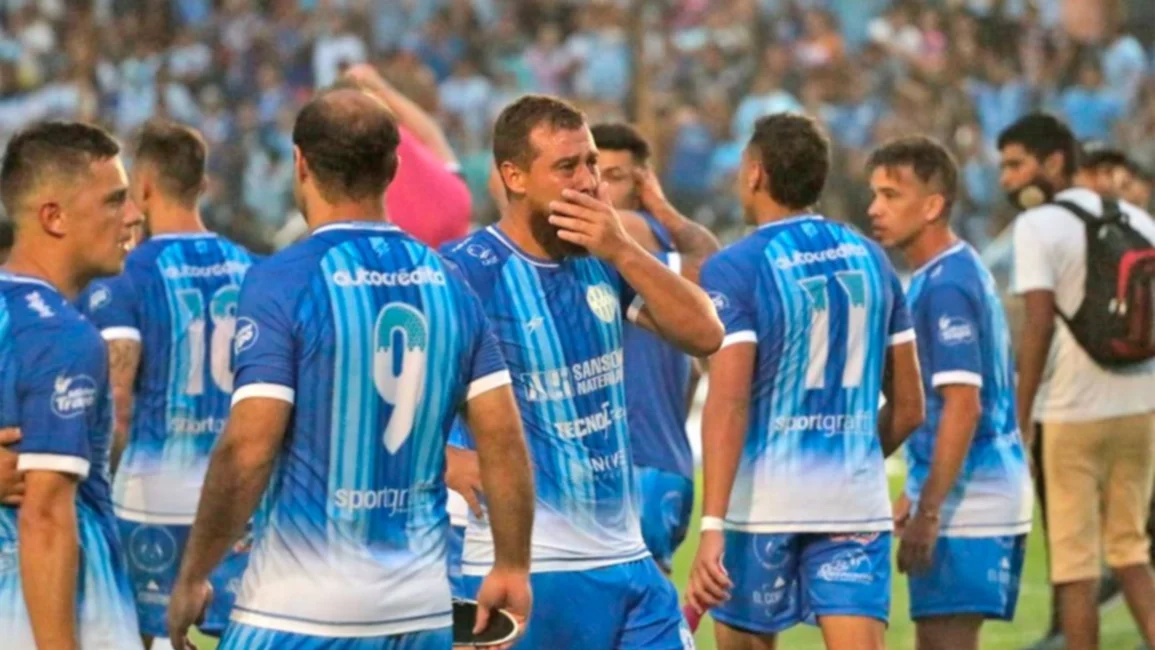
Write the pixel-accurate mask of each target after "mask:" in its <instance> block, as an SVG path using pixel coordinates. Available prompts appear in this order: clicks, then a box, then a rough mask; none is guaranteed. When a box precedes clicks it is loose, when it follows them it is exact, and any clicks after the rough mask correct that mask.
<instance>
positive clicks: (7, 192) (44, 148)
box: [0, 122, 120, 220]
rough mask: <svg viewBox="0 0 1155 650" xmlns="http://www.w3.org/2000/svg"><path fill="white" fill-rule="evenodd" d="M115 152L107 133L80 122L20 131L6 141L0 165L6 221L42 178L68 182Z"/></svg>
mask: <svg viewBox="0 0 1155 650" xmlns="http://www.w3.org/2000/svg"><path fill="white" fill-rule="evenodd" d="M119 153H120V145H119V144H117V142H116V140H115V139H114V138H113V137H112V136H111V135H109V133H108V132H107V131H105V130H104V129H101V128H100V127H96V126H92V125H91V124H85V123H83V122H40V123H37V124H34V125H32V126H30V127H28V128H26V129H24V130H23V131H20V132H19V133H17V134H16V135H15V136H13V137H12V139H11V140H9V141H8V147H7V148H6V149H5V151H4V162H3V164H2V165H0V201H2V202H3V203H4V209H5V211H6V212H7V213H8V218H9V219H13V220H15V219H16V218H17V216H18V215H17V212H18V211H19V210H20V208H21V205H20V203H21V201H23V200H24V195H25V193H26V192H28V191H29V190H30V189H32V188H34V187H36V184H37V183H39V182H41V181H42V180H43V179H44V178H45V177H46V176H50V175H53V174H57V175H61V176H64V177H66V178H68V179H69V180H72V179H75V178H76V177H77V176H79V175H80V174H82V173H86V172H87V171H88V168H89V165H91V164H92V163H94V162H96V161H101V160H108V159H110V158H113V157H115V156H117V155H118V154H119Z"/></svg>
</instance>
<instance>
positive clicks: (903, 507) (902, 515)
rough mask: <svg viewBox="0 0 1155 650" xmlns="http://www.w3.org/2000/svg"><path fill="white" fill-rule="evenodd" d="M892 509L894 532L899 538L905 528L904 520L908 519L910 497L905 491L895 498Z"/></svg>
mask: <svg viewBox="0 0 1155 650" xmlns="http://www.w3.org/2000/svg"><path fill="white" fill-rule="evenodd" d="M893 510H894V534H895V535H897V536H898V537H899V538H901V537H902V532H903V530H905V529H906V522H908V521H910V499H909V498H907V496H906V493H905V492H903V493H902V495H901V496H899V497H898V498H897V499H895V501H894V507H893Z"/></svg>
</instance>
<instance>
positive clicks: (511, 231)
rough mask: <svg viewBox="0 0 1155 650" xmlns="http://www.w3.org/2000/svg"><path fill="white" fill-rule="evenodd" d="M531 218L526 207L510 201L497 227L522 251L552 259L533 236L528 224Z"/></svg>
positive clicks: (544, 258)
mask: <svg viewBox="0 0 1155 650" xmlns="http://www.w3.org/2000/svg"><path fill="white" fill-rule="evenodd" d="M532 218H533V216H532V215H531V214H530V212H529V209H528V207H527V208H522V207H521V204H514V203H511V204H510V205H509V207H508V208H506V210H505V212H504V213H502V215H501V219H499V220H498V222H497V228H498V229H499V230H501V233H502V234H503V235H505V236H506V237H508V238H509V240H510V241H512V242H513V243H514V244H515V245H517V247H518V248H520V249H521V250H522V252H523V253H526V254H528V255H531V256H533V257H538V258H541V259H543V260H548V259H553V256H552V255H550V252H549V251H547V250H546V249H545V246H542V245H541V242H539V241H538V240H537V238H536V237H534V236H533V229H532V228H531V227H530V225H529V223H530V219H532Z"/></svg>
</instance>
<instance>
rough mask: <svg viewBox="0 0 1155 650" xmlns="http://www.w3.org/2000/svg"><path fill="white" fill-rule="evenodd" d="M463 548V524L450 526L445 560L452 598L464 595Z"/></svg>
mask: <svg viewBox="0 0 1155 650" xmlns="http://www.w3.org/2000/svg"><path fill="white" fill-rule="evenodd" d="M464 548H465V526H450V527H449V546H448V551H447V552H446V561H447V562H448V563H449V590H450V593H452V594H453V597H454V598H464V597H465V583H464V582H462V577H463V576H462V575H461V552H462V550H463V549H464Z"/></svg>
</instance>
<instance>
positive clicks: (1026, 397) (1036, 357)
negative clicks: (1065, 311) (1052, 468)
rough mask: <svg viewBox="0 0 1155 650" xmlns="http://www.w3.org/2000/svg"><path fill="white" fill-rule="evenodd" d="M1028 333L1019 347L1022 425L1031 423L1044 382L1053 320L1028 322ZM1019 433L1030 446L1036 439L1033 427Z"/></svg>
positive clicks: (1017, 394)
mask: <svg viewBox="0 0 1155 650" xmlns="http://www.w3.org/2000/svg"><path fill="white" fill-rule="evenodd" d="M1027 332H1028V334H1027V335H1026V336H1024V337H1023V340H1022V342H1021V343H1020V344H1019V385H1018V387H1017V389H1016V397H1017V400H1018V410H1019V422H1020V423H1023V422H1030V420H1031V412H1032V411H1033V410H1034V407H1035V395H1036V394H1037V393H1038V391H1039V385H1040V384H1041V383H1042V381H1043V369H1044V367H1045V366H1046V364H1047V354H1048V353H1049V352H1050V349H1051V340H1052V338H1053V337H1054V334H1055V324H1054V320H1053V319H1046V322H1045V323H1040V322H1030V321H1029V320H1028V323H1027ZM1019 433H1020V434H1021V435H1022V437H1023V440H1024V442H1026V444H1027V445H1028V447H1029V446H1030V444H1031V442H1032V441H1033V438H1034V433H1035V432H1034V428H1033V427H1030V426H1027V427H1025V430H1023V431H1020V432H1019Z"/></svg>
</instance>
